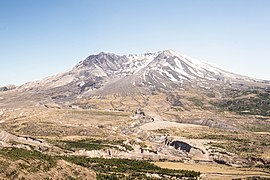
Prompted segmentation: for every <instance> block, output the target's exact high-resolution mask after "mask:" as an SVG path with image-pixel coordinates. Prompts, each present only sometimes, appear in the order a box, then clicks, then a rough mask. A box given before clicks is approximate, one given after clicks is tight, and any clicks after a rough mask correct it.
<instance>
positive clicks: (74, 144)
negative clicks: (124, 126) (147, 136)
mask: <svg viewBox="0 0 270 180" xmlns="http://www.w3.org/2000/svg"><path fill="white" fill-rule="evenodd" d="M51 143H53V144H55V145H56V146H58V147H60V148H62V149H67V150H71V151H75V150H79V149H85V150H89V151H91V150H100V149H106V148H116V149H119V148H118V147H117V146H122V147H124V148H125V149H126V150H129V151H131V150H133V148H132V147H131V146H129V145H127V144H124V143H123V141H122V140H118V141H108V140H96V139H82V140H77V141H67V140H58V141H51Z"/></svg>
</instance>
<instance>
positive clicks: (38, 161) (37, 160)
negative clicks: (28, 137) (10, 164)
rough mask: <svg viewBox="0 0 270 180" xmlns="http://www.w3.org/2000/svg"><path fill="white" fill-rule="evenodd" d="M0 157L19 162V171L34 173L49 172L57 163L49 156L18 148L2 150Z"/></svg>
mask: <svg viewBox="0 0 270 180" xmlns="http://www.w3.org/2000/svg"><path fill="white" fill-rule="evenodd" d="M0 155H1V156H3V157H7V158H9V159H11V160H12V161H18V160H20V161H21V162H20V163H19V167H20V169H23V170H27V171H28V172H36V171H39V170H42V171H49V170H50V168H52V167H54V166H55V165H56V162H57V160H56V158H54V157H52V156H50V155H47V154H43V153H41V152H38V151H35V150H31V151H29V150H25V149H20V148H2V149H0ZM29 162H31V163H29Z"/></svg>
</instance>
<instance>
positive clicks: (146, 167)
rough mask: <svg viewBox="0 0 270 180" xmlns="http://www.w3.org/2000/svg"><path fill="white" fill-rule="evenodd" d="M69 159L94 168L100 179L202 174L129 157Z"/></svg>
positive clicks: (192, 176) (191, 176) (68, 158)
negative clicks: (159, 165) (147, 175)
mask: <svg viewBox="0 0 270 180" xmlns="http://www.w3.org/2000/svg"><path fill="white" fill-rule="evenodd" d="M65 159H66V160H67V161H70V162H72V163H74V164H78V165H80V166H83V167H87V168H90V169H93V170H94V171H96V172H97V173H98V179H106V178H109V179H122V178H123V177H125V175H126V174H128V177H132V176H134V175H135V174H136V177H144V176H145V173H150V174H159V175H161V176H163V175H167V176H170V177H177V178H181V177H189V178H195V177H198V176H199V175H200V173H199V172H195V171H187V170H172V169H164V168H160V167H158V166H156V165H154V164H152V163H150V162H148V161H140V160H129V159H103V158H87V157H74V156H70V157H66V158H65Z"/></svg>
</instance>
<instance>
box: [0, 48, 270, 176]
mask: <svg viewBox="0 0 270 180" xmlns="http://www.w3.org/2000/svg"><path fill="white" fill-rule="evenodd" d="M269 87H270V83H269V82H268V81H262V80H257V79H253V78H250V77H246V76H242V75H237V74H234V73H230V72H227V71H224V70H222V69H220V68H217V67H215V66H213V65H210V64H208V63H204V62H201V61H198V60H195V59H193V58H190V57H188V56H186V55H183V54H180V53H177V52H175V51H173V50H165V51H160V52H157V53H146V54H141V55H121V56H120V55H116V54H112V53H99V54H97V55H91V56H89V57H87V58H86V59H85V60H83V61H81V62H79V63H78V64H77V65H76V66H75V67H74V68H73V69H71V70H70V71H67V72H64V73H61V74H58V75H55V76H51V77H48V78H45V79H43V80H40V81H35V82H29V83H26V84H24V85H22V86H20V87H14V86H13V87H12V88H8V87H4V88H2V91H3V92H0V129H1V132H0V161H1V162H5V164H10V166H6V165H4V164H3V163H2V164H1V162H0V168H2V169H5V168H6V169H5V170H4V171H2V172H0V175H1V177H7V178H15V176H16V177H17V176H18V177H28V175H29V174H31V175H32V176H33V179H37V177H40V173H41V174H42V176H50V175H52V174H55V173H56V174H58V175H57V177H58V176H59V177H63V178H64V177H65V174H66V173H65V171H63V170H60V169H61V168H60V167H61V166H62V165H65V167H68V168H66V169H68V171H69V173H68V175H69V176H72V177H73V178H76V177H77V176H78V177H79V176H80V177H82V178H84V177H86V176H85V175H83V174H85V173H84V172H87V173H89V174H91V175H92V176H93V177H94V176H95V173H97V177H101V179H102V177H103V179H104V177H107V176H117V177H118V178H120V179H121V178H124V177H126V176H132V174H134V173H137V175H139V176H143V177H144V176H145V174H146V173H145V172H146V170H145V169H141V168H138V167H137V166H136V168H135V167H134V168H135V169H134V168H133V169H132V167H131V166H129V170H132V171H130V173H127V172H129V171H126V170H124V171H122V170H123V169H122V168H123V167H122V166H121V167H119V165H121V164H123V163H124V166H126V165H128V164H129V165H130V163H132V164H133V163H134V164H137V165H139V164H140V163H145V162H143V161H142V162H141V161H140V163H139V164H138V162H137V161H134V160H145V159H147V160H151V161H159V162H158V163H156V164H157V165H158V166H160V167H167V168H175V167H176V166H177V167H178V164H177V163H179V162H182V164H181V163H180V164H181V167H185V166H188V169H190V168H191V167H192V170H195V171H201V172H202V174H203V176H206V177H207V178H209V179H211V178H223V177H232V178H235V177H239V178H241V177H253V176H260V177H270V175H269V164H270V148H269V147H270V145H269V143H268V142H265V139H270V134H269V131H270V88H269ZM0 91H1V89H0ZM18 155H20V156H18ZM26 155H27V157H26ZM85 156H86V157H89V158H90V159H89V158H85ZM10 158H13V159H10ZM42 158H44V159H42ZM92 158H94V159H92ZM95 158H97V159H95ZM99 158H101V159H99ZM102 158H105V159H102ZM107 158H108V159H110V158H118V159H114V160H108V159H107ZM123 158H124V159H130V160H129V161H127V160H123ZM29 160H30V161H29ZM13 161H15V163H14V162H13ZM66 161H68V162H69V163H67V162H66ZM163 161H178V162H174V163H176V165H174V166H173V164H171V163H172V162H170V163H168V162H163ZM29 162H30V163H29ZM31 162H34V163H35V164H36V166H34V167H39V166H40V165H41V166H42V167H43V166H44V168H43V170H40V168H37V169H35V172H37V173H33V170H32V169H31V167H32V166H31V165H30V164H31ZM104 163H105V164H106V165H105V166H104ZM205 163H206V164H205ZM22 164H23V165H22ZM32 164H33V163H32ZM75 164H77V165H75ZM218 164H219V165H218ZM220 164H221V165H220ZM145 165H146V167H149V168H150V167H151V171H149V173H148V174H147V176H149V177H156V178H160V179H162V178H165V177H166V178H169V179H170V178H173V177H178V176H181V177H182V176H183V174H181V173H180V171H165V170H163V169H159V168H158V167H156V166H151V165H149V164H143V166H142V167H145ZM183 165H184V166H183ZM227 165H230V166H227ZM81 166H84V167H81ZM206 166H207V167H208V166H213V167H214V166H218V167H219V169H215V170H213V172H211V173H210V172H209V169H207V167H206ZM233 166H239V167H241V168H240V169H239V168H238V169H237V168H234V167H233ZM85 167H87V168H85ZM106 167H108V168H107V169H106V171H105V170H104V168H106ZM116 167H117V168H116ZM245 167H248V168H249V169H245ZM78 168H79V169H80V172H81V173H79V174H78V172H75V171H74V169H78ZM89 168H90V169H93V171H94V172H93V171H92V170H89ZM125 168H126V167H125ZM242 168H244V169H243V171H242ZM267 168H268V169H267ZM56 169H58V171H56ZM148 170H149V169H148ZM15 171H16V172H15ZM107 171H108V173H107ZM11 172H12V173H11ZM181 172H185V171H181ZM198 174H199V173H194V172H187V173H186V174H185V175H188V176H192V177H193V176H198ZM207 178H206V179H207ZM124 179H125V178H124Z"/></svg>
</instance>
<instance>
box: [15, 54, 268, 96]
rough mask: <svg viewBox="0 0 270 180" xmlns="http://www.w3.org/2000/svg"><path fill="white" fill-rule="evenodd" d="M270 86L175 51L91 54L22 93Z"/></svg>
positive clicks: (125, 92)
mask: <svg viewBox="0 0 270 180" xmlns="http://www.w3.org/2000/svg"><path fill="white" fill-rule="evenodd" d="M267 85H269V84H267V83H263V82H262V81H258V80H256V79H252V78H249V77H246V76H241V75H237V74H233V73H230V72H227V71H224V70H221V69H219V68H217V67H215V66H213V65H210V64H207V63H204V62H201V61H198V60H195V59H192V58H190V57H188V56H186V55H182V54H180V53H177V52H175V51H173V50H165V51H161V52H157V53H146V54H141V55H123V56H119V55H116V54H112V53H103V52H102V53H99V54H98V55H91V56H89V57H87V58H86V59H85V60H83V61H81V62H80V63H79V64H78V65H76V66H75V67H74V68H73V69H72V70H71V71H68V72H65V73H62V74H58V75H56V76H51V77H49V78H46V79H44V80H41V81H37V82H30V83H27V84H25V85H23V86H22V87H20V88H18V89H19V90H29V89H34V90H36V91H38V90H53V89H54V90H55V91H57V89H61V90H64V91H65V90H68V92H66V96H77V97H82V96H88V95H107V94H113V93H117V94H121V95H132V94H138V93H147V92H152V91H155V90H161V91H171V90H176V89H178V90H181V89H182V90H190V89H193V90H194V89H197V90H198V91H208V92H209V90H210V91H211V90H213V91H214V90H219V91H221V90H222V89H228V88H231V89H233V88H238V89H239V88H241V89H244V88H248V87H256V86H259V87H260V86H262V87H265V86H267Z"/></svg>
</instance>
